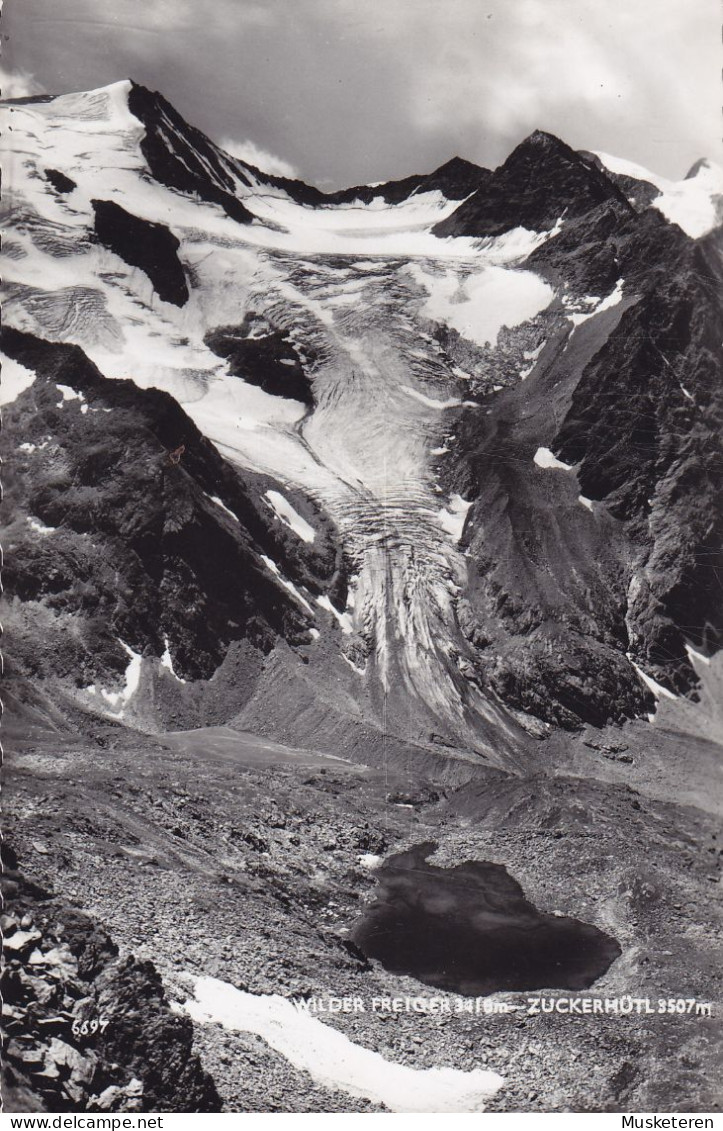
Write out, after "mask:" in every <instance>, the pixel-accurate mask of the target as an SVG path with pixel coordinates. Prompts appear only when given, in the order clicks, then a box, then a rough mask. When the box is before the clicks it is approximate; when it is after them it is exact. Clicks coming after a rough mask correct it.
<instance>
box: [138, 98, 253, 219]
mask: <svg viewBox="0 0 723 1131" xmlns="http://www.w3.org/2000/svg"><path fill="white" fill-rule="evenodd" d="M128 109H129V110H130V112H131V114H133V115H135V117H136V118H138V119H139V121H141V122H142V123H143V125H144V126H145V127H146V135H145V137H144V138H143V140H142V141H141V150H142V151H143V156H144V157H145V159H146V161H147V162H148V167H149V169H150V171H151V173H152V174H153V176H154V177H155V178H156V180H157V181H160V183H161V184H163V185H167V186H168V187H169V188H173V189H178V190H179V191H180V192H186V193H198V195H199V196H200V197H201V199H202V200H207V201H209V202H210V203H212V204H219V205H220V206H221V207H222V208H223V210H224V212H225V213H226V214H227V215H228V216H230V217H231V218H232V219H233V220H238V221H239V223H241V224H250V223H251V221H252V220H253V216H252V214H251V213H250V212H249V210H248V209H247V208H245V207H244V205H243V204H242V203H241V201H240V200H238V198H237V197H236V195H235V186H236V179H235V178H236V177H237V176H238V177H240V178H241V180H242V182H244V181H245V183H247V184H248V180H247V179H246V178H245V177H244V175H243V172H242V170H241V166H240V162H235V161H234V160H233V158H229V157H227V156H226V154H224V153H223V152H222V150H220V149H219V148H218V146H215V145H214V144H213V142H211V141H209V139H208V138H207V137H206V136H205V134H202V133H201V131H200V130H197V129H196V128H195V127H194V126H190V125H189V124H188V123H187V122H186V121H184V119H183V118H182V117H181V115H180V114H179V113H178V112H177V111H176V110H174V108H173V106H171V104H170V102H167V101H166V99H165V98H164V97H163V96H162V95H161V94H158V93H157V92H152V91H150V90H147V89H146V88H145V87H144V86H139V85H138V84H136V83H134V84H133V85H132V87H131V91H130V95H129V98H128ZM209 168H210V170H211V172H209Z"/></svg>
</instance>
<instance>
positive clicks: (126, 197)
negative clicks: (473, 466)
mask: <svg viewBox="0 0 723 1131" xmlns="http://www.w3.org/2000/svg"><path fill="white" fill-rule="evenodd" d="M129 91H130V87H129V84H127V83H118V84H115V85H114V86H111V87H107V88H104V89H102V90H100V91H96V92H91V93H89V94H81V95H65V96H62V97H60V98H57V99H55V100H53V101H50V102H47V103H41V104H37V105H33V104H27V105H24V106H21V107H20V106H19V107H15V108H14V109H13V114H14V121H13V128H14V135H15V138H16V143H17V146H18V153H19V155H20V161H19V162H18V168H17V170H16V176H14V181H13V194H14V204H15V208H16V214H17V215H20V217H21V223H19V224H17V225H16V228H17V230H16V232H15V233H13V236H12V238H13V239H14V240H15V241H16V242H17V252H16V254H15V255H14V256H13V258H12V259H11V260H10V261H9V263H8V271H7V283H8V295H9V297H8V303H7V307H6V312H7V314H8V315H9V317H10V319H11V320H12V322H13V323H14V324H15V325H16V326H18V327H19V328H21V329H24V330H29V331H31V332H33V333H37V334H38V335H39V336H41V337H45V338H49V339H51V340H56V341H72V342H74V343H77V344H78V345H80V346H82V347H83V349H84V350H85V351H86V353H87V354H88V356H89V357H90V358H91V359H92V360H93V361H94V362H95V363H96V364H97V365H98V367H99V368H100V369H101V371H102V372H103V373H104V374H105V375H106V376H108V377H111V378H130V379H132V380H133V381H134V382H136V383H137V384H138V385H139V386H141V387H156V388H160V389H163V390H166V391H167V392H169V393H170V394H171V395H172V396H173V397H174V398H175V399H176V400H177V401H178V402H179V403H180V404H181V405H182V406H183V408H184V410H185V411H186V412H187V414H188V415H189V416H190V417H191V419H192V420H193V421H194V422H195V424H196V425H197V426H198V427H199V428H200V430H201V431H202V432H203V433H204V434H205V435H206V436H207V437H208V438H209V439H211V440H212V441H213V443H215V444H216V446H217V447H218V448H219V450H220V451H221V452H222V454H224V455H225V456H226V457H227V458H228V459H230V460H232V461H233V462H235V463H237V464H238V465H240V466H242V467H244V468H247V469H251V470H253V471H255V472H258V473H262V474H264V475H267V476H270V477H272V478H273V479H274V480H276V481H277V483H278V484H280V485H281V486H282V487H283V485H288V486H289V487H295V488H298V489H301V490H302V491H304V492H305V493H307V494H308V495H309V496H311V497H312V498H313V499H315V500H316V501H317V503H319V504H321V506H322V507H323V508H324V509H325V510H326V511H327V513H328V514H329V515H330V516H331V517H332V519H333V520H334V521H335V523H336V524H337V526H338V529H339V530H340V531H341V534H342V538H343V541H344V545H345V551H346V554H347V556H348V559H349V561H350V562H351V564H352V569H353V573H354V575H355V578H356V581H355V605H354V608H353V610H350V611H348V612H347V613H342V612H341V611H340V610H337V613H338V614H339V615H340V616H344V617H351V627H352V628H353V633H354V634H355V637H356V638H357V640H358V643H359V645H360V647H361V649H362V650H363V651H365V652H366V656H367V658H368V660H369V662H368V663H367V664H366V668H365V670H366V672H367V673H368V674H369V675H370V676H371V677H372V679H376V680H377V681H378V686H379V687H380V688H381V689H383V691H384V693H385V694H387V695H388V694H391V693H392V692H393V689H398V693H399V694H400V695H401V694H404V695H405V696H406V697H407V699H408V700H409V701H410V702H411V703H413V704H415V707H414V708H413V709H412V708H409V707H407V710H409V711H410V713H411V712H412V710H414V711H416V712H417V713H418V716H419V723H418V730H419V733H423V732H424V731H425V728H426V731H427V732H428V731H429V730H430V729H435V728H436V729H437V730H440V729H441V730H442V731H443V732H444V733H446V734H447V735H448V737H451V738H453V739H454V740H455V741H456V742H458V743H459V744H460V745H463V746H467V747H471V748H472V749H479V748H483V749H484V748H486V747H487V738H486V737H485V735H486V734H487V727H488V724H489V725H490V726H492V727H493V729H495V728H496V730H497V733H499V729H500V727H502V729H508V728H509V724H508V723H505V721H504V718H505V717H507V718H509V716H503V714H502V712H501V711H500V710H498V708H497V707H496V706H494V705H493V704H492V703H491V702H490V701H488V699H486V698H485V697H484V696H483V695H482V693H481V692H480V691H479V690H478V689H477V688H476V687H475V685H474V683H473V682H471V681H470V680H469V678H468V675H469V673H470V672H471V667H470V665H465V659H464V656H465V651H466V649H467V648H468V645H467V644H466V643H465V641H464V640H463V638H462V635H461V633H460V631H459V629H458V627H457V624H456V610H455V604H456V598H457V594H458V593H459V592H460V590H461V589H462V588H464V585H465V581H466V561H465V557H464V554H463V552H462V551H461V549H460V548H459V547H458V545H457V540H456V539H452V538H450V536H449V530H445V528H444V524H443V523H441V522H440V501H441V500H440V497H439V492H438V488H437V485H436V483H435V478H434V469H433V463H434V459H435V457H434V455H433V453H435V452H436V453H439V452H440V451H446V450H447V449H446V448H445V439H446V438H448V436H449V433H450V431H451V427H452V425H453V423H454V419H456V416H457V414H459V412H460V411H461V410H462V408H463V406H464V405H465V404H469V403H470V402H468V401H466V400H465V397H466V396H467V395H468V394H469V384H468V383H469V375H468V374H467V373H466V372H464V371H463V370H461V369H460V368H459V366H457V365H456V364H455V363H454V361H453V360H452V359H451V358H450V356H448V355H447V354H446V353H445V351H444V350H443V349H442V348H441V346H440V344H439V341H438V339H437V338H436V337H435V336H434V334H433V333H432V331H433V330H434V327H435V325H436V324H437V323H442V324H446V325H448V326H449V327H451V329H452V332H454V333H456V334H457V335H458V337H459V335H460V334H461V335H462V339H463V340H467V341H468V344H469V347H470V348H471V349H477V348H478V347H479V346H482V345H484V344H485V343H488V342H490V343H494V342H495V341H496V339H497V337H498V335H499V334H500V332H501V331H502V329H503V323H504V324H506V326H507V327H508V328H511V327H515V326H517V325H518V324H520V323H524V322H526V321H527V320H528V319H530V318H531V317H533V316H535V315H538V314H539V313H540V311H542V310H544V308H545V307H546V306H547V305H548V304H549V303H550V301H551V300H552V299H553V297H554V296H553V291H552V288H551V287H550V286H549V285H548V284H547V283H546V282H544V281H543V280H542V279H540V278H539V277H538V276H536V275H534V274H533V273H532V272H530V271H520V270H518V269H517V268H516V266H515V265H516V264H517V263H518V262H519V261H520V258H521V257H524V255H525V254H527V253H528V252H529V251H530V250H531V249H532V248H533V247H536V246H539V244H540V243H541V242H542V241H544V240H545V239H546V238H548V237H549V233H527V232H522V230H520V231H519V232H517V234H516V235H515V237H514V238H513V239H510V238H509V236H508V237H501V238H500V239H497V240H495V239H486V240H485V241H483V242H482V243H480V242H479V241H475V240H471V239H466V238H450V239H439V238H438V237H436V236H434V235H432V234H431V231H430V227H431V226H432V225H433V224H435V223H437V222H438V221H439V220H440V219H441V218H442V217H443V216H444V215H446V214H447V213H448V212H449V211H451V210H452V209H453V208H455V207H457V204H458V201H451V202H449V201H446V199H445V198H444V197H443V196H442V195H441V194H440V193H439V192H433V193H422V194H419V195H418V196H412V197H410V198H409V200H407V201H404V202H402V203H401V204H398V205H394V206H391V205H386V204H384V203H382V202H379V201H377V202H375V203H374V204H372V205H356V204H355V205H350V206H338V207H322V208H312V207H308V206H305V205H302V204H299V203H298V202H297V201H295V200H293V199H291V197H290V196H289V195H288V194H287V193H286V192H285V191H284V190H283V189H282V188H279V187H273V186H269V185H268V184H267V185H263V184H261V183H260V182H258V183H256V182H255V181H254V177H253V176H249V177H245V176H242V175H241V171H240V170H238V169H237V166H236V165H235V164H234V162H233V161H232V159H230V158H228V157H226V156H225V155H223V154H222V153H221V151H214V153H215V157H214V160H215V159H216V157H217V158H218V162H219V165H218V168H219V169H222V170H223V172H224V175H225V174H226V173H228V176H229V177H234V176H235V177H236V180H235V182H234V183H235V191H237V193H238V196H239V199H241V198H242V199H243V201H244V207H246V208H248V209H250V210H251V211H252V212H253V213H254V215H255V217H256V219H254V221H253V223H239V222H237V221H236V220H234V219H232V218H231V217H230V216H229V215H228V214H226V213H225V212H224V210H223V208H221V207H220V206H219V205H218V204H216V203H213V202H209V201H207V200H201V199H194V198H193V197H192V195H190V194H188V193H186V194H184V193H182V192H180V191H178V190H175V189H173V188H170V187H168V185H167V184H160V183H158V182H157V181H156V180H154V179H153V178H152V177H151V176H150V175H149V171H148V168H147V165H146V162H145V160H144V156H143V151H142V148H141V145H142V141H143V135H144V126H143V124H142V123H141V122H140V121H139V119H138V118H136V117H135V116H134V115H133V114H132V113H130V111H129V109H128V97H129ZM178 129H179V127H178V126H177V125H176V124H174V123H173V122H171V120H170V118H168V116H167V115H166V117H165V118H163V122H162V130H161V136H162V138H163V143H164V144H166V145H168V146H174V145H176V144H177V145H178V149H177V154H178V153H181V152H184V150H183V149H182V146H181V142H182V141H183V139H181V138H180V136H179V135H178ZM186 143H187V139H186V141H184V142H183V144H186ZM209 144H210V143H209ZM47 145H52V152H53V157H52V160H53V164H54V166H58V172H60V173H61V174H62V175H63V176H64V177H66V178H69V180H70V182H72V184H73V185H74V187H73V189H72V191H65V192H63V191H60V190H59V189H58V188H57V187H56V183H55V182H57V177H56V179H55V182H53V183H52V184H51V182H50V180H49V179H48V178H47V177H46V176H45V171H44V169H43V160H44V158H43V153H44V149H45V147H47ZM177 154H176V155H177ZM219 154H220V156H218V155H219ZM201 160H202V159H201V157H200V156H199V161H201ZM206 164H208V162H206ZM234 169H237V172H236V173H234ZM208 173H209V177H212V176H216V175H217V172H216V171H215V170H214V169H212V168H211V167H210V165H209V168H208ZM61 187H62V185H61ZM98 200H101V201H103V200H105V201H109V200H110V201H113V202H114V203H115V204H117V205H119V206H120V207H121V208H122V209H123V210H124V211H125V212H126V213H128V214H130V216H131V217H135V218H137V219H139V220H141V221H143V222H148V223H151V224H154V225H164V226H165V227H166V228H168V227H169V225H170V231H171V235H172V236H173V237H174V238H175V239H176V240H177V241H178V257H179V259H180V262H181V264H182V266H183V271H184V272H185V275H186V277H187V279H188V281H189V284H190V286H189V292H190V297H189V298H188V301H186V302H185V303H184V304H183V305H181V306H175V305H172V304H170V303H169V302H165V301H163V300H162V299H161V298H160V297H159V296H158V294H157V293H156V291H155V289H154V284H153V282H152V280H151V278H150V277H149V276H148V275H147V274H145V273H144V271H143V270H142V269H140V268H139V267H137V266H134V265H133V263H134V261H133V256H132V255H130V254H129V255H128V256H127V259H126V260H124V258H122V255H121V254H120V253H116V252H115V250H114V251H111V250H108V248H107V247H101V246H99V245H98V242H97V239H96V238H95V235H94V222H95V219H94V204H93V202H94V201H98ZM171 242H172V241H171ZM121 251H122V248H121ZM410 258H411V259H413V260H414V267H413V268H412V269H410V267H409V261H410ZM248 319H251V320H252V322H251V323H248ZM253 320H255V321H253ZM244 327H245V328H244ZM228 328H230V329H231V330H233V335H235V337H234V338H233V340H234V341H239V340H241V341H243V340H244V335H245V336H246V340H247V341H250V342H254V341H256V342H258V341H259V340H260V339H262V338H263V336H264V333H267V332H268V334H272V333H273V334H282V335H283V336H284V340H285V341H286V342H288V343H291V344H292V345H293V347H294V350H295V353H296V356H298V357H299V358H301V359H302V361H303V371H300V372H302V375H305V378H306V380H307V381H308V382H309V384H310V396H309V398H308V401H309V403H302V401H301V400H297V399H293V397H284V396H279V395H276V394H275V392H274V394H273V395H272V393H271V392H269V391H267V390H266V389H265V388H264V387H263V381H259V380H257V379H256V378H255V377H254V380H253V381H252V380H251V379H249V380H246V379H244V376H245V375H246V374H245V371H244V370H243V366H242V368H241V370H240V375H234V374H233V373H232V372H231V370H230V367H229V364H228V362H227V361H226V360H224V359H223V358H222V357H220V356H219V355H218V354H217V353H215V352H213V350H212V349H211V348H210V346H209V344H208V335H209V331H213V330H224V331H225V330H226V329H228ZM233 335H232V336H233ZM281 361H282V363H283V364H285V365H287V366H288V367H289V373H290V374H291V372H292V370H293V371H294V374H295V375H296V370H297V366H296V363H295V362H294V361H292V360H291V358H290V357H283V358H282V359H281ZM247 375H248V376H249V378H251V377H252V374H251V373H250V372H248V371H247ZM297 379H298V375H297ZM269 498H271V499H272V502H273V500H274V499H275V500H276V503H275V504H274V505H275V509H276V510H277V513H279V514H280V515H281V517H282V519H284V521H286V522H287V524H288V525H289V526H290V527H291V529H292V531H293V530H295V531H296V535H297V536H298V537H300V538H302V539H307V540H309V539H312V538H313V530H312V528H311V527H308V524H305V523H304V521H303V520H301V519H300V516H296V518H295V517H294V514H295V512H293V508H292V509H291V510H289V507H288V506H287V505H285V504H284V503H283V502H282V503H279V499H283V496H282V494H280V493H279V492H276V493H275V494H271V495H270V496H269ZM279 508H280V509H279ZM457 525H459V524H458V522H457V523H456V524H455V533H461V529H460V530H459V531H457ZM269 568H270V567H269ZM286 584H287V585H288V584H290V582H288V583H286ZM298 597H299V600H300V601H301V602H302V603H303V604H304V605H305V606H306V607H307V608H308V609H309V611H310V612H312V613H314V614H316V610H313V609H312V607H311V605H310V604H309V602H307V601H306V599H305V598H303V597H302V596H301V594H298ZM344 624H345V626H346V624H347V622H346V621H345V622H344ZM317 631H318V630H317ZM345 635H348V633H347V634H345ZM465 671H466V672H467V674H464V673H465ZM394 693H397V692H394ZM381 709H382V708H380V710H381Z"/></svg>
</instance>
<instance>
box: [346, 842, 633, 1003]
mask: <svg viewBox="0 0 723 1131" xmlns="http://www.w3.org/2000/svg"><path fill="white" fill-rule="evenodd" d="M435 848H436V845H435V844H434V843H431V842H430V843H427V844H419V845H416V846H415V847H414V848H411V849H409V850H408V851H407V852H400V853H398V854H397V855H396V856H391V857H389V859H388V860H386V861H385V862H384V864H383V865H382V867H381V868H380V869H379V871H378V872H377V878H378V884H379V887H378V891H377V895H376V900H375V902H374V903H373V904H371V906H370V907H368V908H367V910H366V911H365V912H364V914H363V915H362V916H361V918H360V919H357V921H356V922H355V923H354V925H353V927H352V931H351V938H352V940H353V941H354V942H355V943H356V945H357V946H358V947H359V949H360V950H361V951H363V953H364V954H365V955H366V956H367V957H368V958H376V959H378V960H379V962H381V964H382V966H384V968H385V969H386V970H389V971H391V973H393V974H409V975H411V976H412V977H413V978H416V979H417V980H418V981H420V982H424V984H425V985H428V986H436V987H437V988H438V989H442V990H448V991H451V992H453V993H458V994H466V995H469V996H477V995H483V994H489V993H494V992H495V991H497V990H535V989H545V988H547V989H569V990H581V989H584V988H586V987H587V986H590V985H592V983H593V982H594V981H595V980H596V978H599V977H600V975H601V974H604V973H605V971H606V970H607V969H608V967H609V966H610V964H611V963H612V962H613V961H614V960H615V959H616V958H617V957H618V955H619V954H621V949H620V946H619V944H618V943H617V941H616V940H615V939H614V938H611V937H610V936H609V935H606V934H605V933H604V932H603V931H600V930H598V928H597V927H593V926H591V925H590V924H589V923H582V922H580V920H578V919H567V918H562V917H558V916H556V915H548V914H545V913H544V912H541V911H538V910H537V908H536V907H534V906H533V904H532V903H530V902H529V901H528V900H527V899H525V896H524V893H523V891H522V888H521V887H520V885H519V884H518V883H517V881H516V880H514V879H513V878H512V876H510V875H509V873H508V872H507V870H506V869H505V868H504V867H503V866H502V865H501V864H488V863H486V862H485V861H478V860H474V861H467V862H466V863H464V864H458V865H456V867H453V868H439V867H437V866H436V865H434V864H429V863H428V862H427V857H428V856H430V855H431V854H432V853H433V852H434V850H435Z"/></svg>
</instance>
